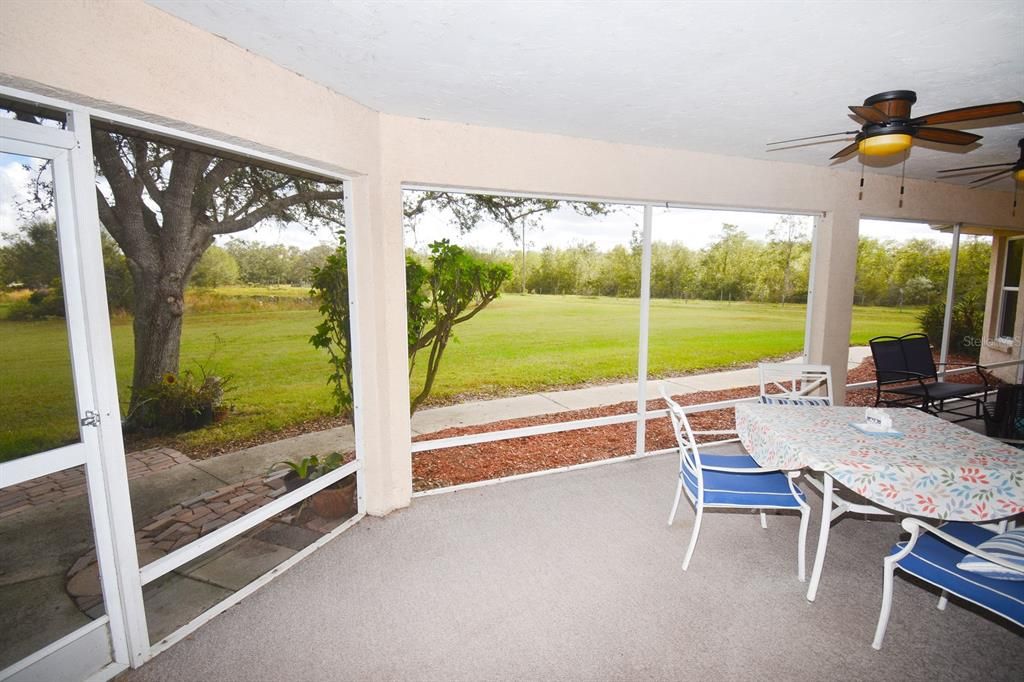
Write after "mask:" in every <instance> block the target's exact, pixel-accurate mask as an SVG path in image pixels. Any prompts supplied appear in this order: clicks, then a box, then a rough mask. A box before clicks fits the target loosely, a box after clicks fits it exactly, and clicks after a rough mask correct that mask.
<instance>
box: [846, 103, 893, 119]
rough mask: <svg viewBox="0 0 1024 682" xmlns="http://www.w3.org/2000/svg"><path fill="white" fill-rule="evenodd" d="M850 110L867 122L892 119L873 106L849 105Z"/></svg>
mask: <svg viewBox="0 0 1024 682" xmlns="http://www.w3.org/2000/svg"><path fill="white" fill-rule="evenodd" d="M850 111H852V112H853V113H855V114H857V115H858V116H860V117H861V118H862V119H864V120H865V121H867V122H869V123H888V122H889V121H891V120H892V119H891V118H889V115H888V114H885V113H883V112H881V111H879V110H878V109H875V108H874V107H859V106H858V107H850Z"/></svg>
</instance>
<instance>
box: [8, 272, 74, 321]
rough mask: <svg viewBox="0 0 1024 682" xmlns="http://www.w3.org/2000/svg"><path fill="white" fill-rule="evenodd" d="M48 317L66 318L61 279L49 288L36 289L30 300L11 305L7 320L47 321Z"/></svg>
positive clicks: (30, 295) (51, 283) (56, 280)
mask: <svg viewBox="0 0 1024 682" xmlns="http://www.w3.org/2000/svg"><path fill="white" fill-rule="evenodd" d="M48 317H64V288H63V287H62V286H61V282H60V278H59V277H58V278H57V279H55V280H53V281H52V282H50V286H49V288H46V289H36V290H34V291H33V292H32V293H31V294H29V295H28V298H26V299H25V300H22V301H16V302H15V303H13V304H11V307H10V308H9V309H8V312H7V319H9V320H14V321H22V320H45V319H46V318H48Z"/></svg>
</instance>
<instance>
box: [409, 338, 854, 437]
mask: <svg viewBox="0 0 1024 682" xmlns="http://www.w3.org/2000/svg"><path fill="white" fill-rule="evenodd" d="M870 355H871V349H870V348H869V347H867V346H855V347H852V348H850V355H849V358H848V361H847V368H848V369H853V368H854V367H857V366H858V365H859V364H860V363H861V362H862V361H863V360H864V358H866V357H869V356H870ZM788 362H793V363H798V362H800V359H799V358H796V359H793V360H789V361H788ZM757 382H758V374H757V367H749V368H747V369H735V370H729V371H726V372H712V373H710V374H687V375H684V376H677V377H668V378H665V379H659V380H656V381H649V382H648V384H647V390H648V398H654V397H656V396H657V384H658V383H668V384H671V386H672V392H673V393H674V394H680V393H698V392H700V391H722V390H726V389H730V388H739V387H741V386H751V385H754V384H756V383H757ZM639 390H640V389H639V385H638V384H637V382H635V381H632V382H627V383H623V384H607V385H603V386H590V387H587V388H575V389H571V390H568V391H547V392H542V393H531V394H530V395H521V396H516V397H514V398H499V399H497V400H475V401H471V402H466V403H459V404H458V405H449V406H448V407H435V408H433V409H429V410H423V411H421V412H417V413H416V414H414V415H413V418H412V431H413V434H414V435H420V434H424V433H432V432H434V431H438V430H440V429H445V428H450V427H461V426H475V425H478V424H487V423H490V422H494V421H500V420H503V419H519V418H522V417H536V416H537V415H541V414H554V413H557V412H569V411H571V410H585V409H588V408H591V407H602V406H604V405H616V404H618V403H624V402H628V401H631V400H632V401H635V400H636V398H637V393H638V392H639Z"/></svg>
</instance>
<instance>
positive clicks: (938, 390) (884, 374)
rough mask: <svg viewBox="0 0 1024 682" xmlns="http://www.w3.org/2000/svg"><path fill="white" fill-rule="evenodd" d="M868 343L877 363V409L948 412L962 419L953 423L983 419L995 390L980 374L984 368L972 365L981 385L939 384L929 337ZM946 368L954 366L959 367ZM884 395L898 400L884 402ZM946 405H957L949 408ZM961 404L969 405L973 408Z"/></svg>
mask: <svg viewBox="0 0 1024 682" xmlns="http://www.w3.org/2000/svg"><path fill="white" fill-rule="evenodd" d="M868 343H870V344H871V356H872V357H873V358H874V359H875V379H876V380H877V388H876V390H875V405H876V406H878V405H886V406H905V407H916V408H918V409H920V410H924V411H925V412H930V413H932V414H939V413H940V412H945V413H947V414H952V415H956V416H958V417H959V419H954V420H953V421H965V420H967V419H981V417H982V414H983V412H982V410H983V405H984V404H985V400H986V399H987V398H988V392H989V390H990V389H991V388H992V387H991V385H990V384H989V381H988V378H987V377H986V376H985V375H984V374H983V373H982V371H981V370H982V369H984V368H983V367H982V366H981V365H973V367H974V369H975V370H976V371H977V372H978V376H979V377H980V378H981V381H982V383H980V384H961V383H956V382H952V381H940V380H939V375H938V371H937V370H936V367H935V360H934V359H933V358H932V346H931V343H929V341H928V335H927V334H920V333H914V334H905V335H903V336H877V337H875V338H873V339H871V341H869V342H868ZM946 364H947V366H952V365H954V364H957V363H946ZM960 366H962V367H970V366H971V365H962V364H961V365H960ZM883 393H889V394H893V395H895V396H897V397H895V398H885V397H883V396H882V394H883ZM946 401H952V402H954V403H956V404H955V405H954V406H953V407H950V408H947V407H946ZM961 401H967V402H969V403H971V406H966V405H964V404H963V402H961ZM972 408H973V409H972Z"/></svg>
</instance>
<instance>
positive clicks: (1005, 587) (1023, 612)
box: [890, 523, 1024, 625]
mask: <svg viewBox="0 0 1024 682" xmlns="http://www.w3.org/2000/svg"><path fill="white" fill-rule="evenodd" d="M942 530H943V532H945V533H948V534H950V535H952V536H953V537H955V538H957V539H958V540H961V541H963V542H965V543H967V544H969V545H973V546H975V547H977V546H978V545H980V544H981V543H983V542H985V541H986V540H988V539H989V538H991V537H993V536H994V535H995V533H993V532H992V531H990V530H986V529H984V528H979V527H978V526H975V525H973V524H970V523H947V524H946V525H944V526H942ZM906 544H907V543H906V542H901V543H898V544H897V545H896V546H895V547H893V548H892V551H891V552H890V554H896V553H897V552H899V551H900V550H902V549H903V547H905V546H906ZM966 554H967V553H966V552H964V551H963V550H961V549H959V548H957V547H954V546H953V545H951V544H949V543H947V542H945V541H943V540H942V539H940V538H937V537H935V536H934V535H931V534H929V533H923V534H922V535H921V537H920V538H918V540H917V544H916V545H915V546H914V549H913V550H912V551H911V552H910V554H908V555H907V556H905V557H903V558H902V559H901V560H900V561H898V562H897V564H898V565H899V567H900V568H902V569H903V570H904V571H906V572H907V573H910V574H912V575H916V576H917V577H918V578H920V579H921V580H924V581H925V582H929V583H931V584H933V585H937V586H938V587H941V588H942V589H944V590H946V591H947V592H951V593H952V594H955V595H958V596H960V597H962V598H964V599H966V600H968V601H971V602H974V603H975V604H978V605H979V606H982V607H984V608H986V609H989V610H991V611H994V612H995V613H998V614H1000V615H1002V616H1004V617H1005V618H1008V619H1010V620H1012V621H1013V622H1015V623H1017V624H1018V625H1022V624H1024V582H1015V581H1010V580H993V579H992V578H985V577H983V576H980V575H978V574H977V573H970V572H968V571H964V570H962V569H959V568H957V564H958V563H959V562H960V561H962V560H963V558H964V556H966Z"/></svg>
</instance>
